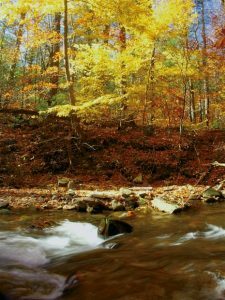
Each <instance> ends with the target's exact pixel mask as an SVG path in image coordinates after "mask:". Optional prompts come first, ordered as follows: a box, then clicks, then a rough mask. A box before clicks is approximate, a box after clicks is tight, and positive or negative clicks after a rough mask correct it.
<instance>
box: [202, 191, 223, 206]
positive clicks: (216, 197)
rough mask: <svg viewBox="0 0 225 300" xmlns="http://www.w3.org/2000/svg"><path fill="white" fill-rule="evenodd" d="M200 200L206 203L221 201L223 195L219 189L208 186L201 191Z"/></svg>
mask: <svg viewBox="0 0 225 300" xmlns="http://www.w3.org/2000/svg"><path fill="white" fill-rule="evenodd" d="M202 200H203V201H204V202H206V203H213V202H219V201H223V200H224V197H223V194H222V193H221V192H220V191H217V190H215V189H214V188H208V189H207V190H205V191H204V192H203V193H202Z"/></svg>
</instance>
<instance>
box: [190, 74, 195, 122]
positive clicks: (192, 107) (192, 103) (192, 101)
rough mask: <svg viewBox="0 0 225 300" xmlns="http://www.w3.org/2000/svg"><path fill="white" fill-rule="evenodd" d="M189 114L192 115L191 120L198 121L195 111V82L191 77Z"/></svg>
mask: <svg viewBox="0 0 225 300" xmlns="http://www.w3.org/2000/svg"><path fill="white" fill-rule="evenodd" d="M189 99H190V102H189V116H190V121H191V122H192V123H196V113H195V92H194V86H193V82H192V80H191V79H190V80H189Z"/></svg>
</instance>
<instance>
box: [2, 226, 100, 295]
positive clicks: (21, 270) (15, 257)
mask: <svg viewBox="0 0 225 300" xmlns="http://www.w3.org/2000/svg"><path fill="white" fill-rule="evenodd" d="M103 242H104V240H103V239H101V238H100V237H98V228H97V227H96V226H94V225H92V224H89V223H81V222H70V221H68V220H66V221H63V222H62V223H60V224H59V225H58V226H56V227H54V228H49V229H46V230H45V231H44V236H41V237H30V236H28V235H27V234H21V233H17V232H14V233H10V232H0V249H1V251H0V274H2V276H3V275H4V276H6V277H9V278H11V277H13V278H14V279H15V280H14V281H15V282H16V285H17V286H18V289H20V287H21V286H23V285H24V282H27V283H29V282H30V283H31V284H32V283H35V286H36V291H35V294H30V293H29V295H28V296H24V297H22V298H21V297H20V299H40V300H41V299H45V300H51V299H57V298H58V297H60V296H61V295H62V294H63V290H64V288H65V286H66V283H67V281H66V279H65V277H63V276H60V275H58V274H50V273H48V272H47V271H46V270H45V269H44V265H45V264H46V263H48V262H50V261H51V259H52V258H54V257H56V256H60V257H62V256H64V255H68V254H72V253H80V252H84V251H89V250H92V249H96V248H99V247H103ZM33 268H35V271H34V269H33ZM4 276H3V277H4ZM45 284H47V285H48V287H49V286H50V287H51V289H50V291H49V288H48V293H47V294H46V290H45V289H44V288H43V285H45ZM16 290H17V288H16V287H15V292H16ZM31 293H32V291H31Z"/></svg>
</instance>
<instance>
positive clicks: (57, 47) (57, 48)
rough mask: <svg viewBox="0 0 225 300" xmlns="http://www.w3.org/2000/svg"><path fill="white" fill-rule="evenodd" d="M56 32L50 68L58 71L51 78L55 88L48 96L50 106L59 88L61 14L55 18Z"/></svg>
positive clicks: (57, 14)
mask: <svg viewBox="0 0 225 300" xmlns="http://www.w3.org/2000/svg"><path fill="white" fill-rule="evenodd" d="M54 30H55V32H56V34H57V36H58V37H57V39H58V40H57V42H56V43H55V44H54V45H53V46H52V51H51V54H50V58H49V60H50V64H49V65H50V67H55V68H56V71H55V72H54V74H53V75H52V77H51V83H52V84H53V85H54V87H52V88H51V90H50V92H49V95H48V106H51V104H52V98H53V97H55V96H56V95H57V92H58V87H59V67H60V64H59V63H60V59H59V55H58V54H59V52H60V31H61V13H56V14H55V17H54Z"/></svg>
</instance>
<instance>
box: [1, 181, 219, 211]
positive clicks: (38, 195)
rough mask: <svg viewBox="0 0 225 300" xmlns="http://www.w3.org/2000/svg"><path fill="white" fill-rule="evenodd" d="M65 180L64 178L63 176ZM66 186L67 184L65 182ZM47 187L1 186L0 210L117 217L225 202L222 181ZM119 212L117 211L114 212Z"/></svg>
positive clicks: (180, 209) (181, 209)
mask: <svg viewBox="0 0 225 300" xmlns="http://www.w3.org/2000/svg"><path fill="white" fill-rule="evenodd" d="M64 181H65V182H66V179H65V178H64ZM68 185H69V184H68ZM68 185H67V186H64V187H58V186H49V188H48V189H37V188H36V189H35V188H31V189H7V188H2V189H0V213H1V212H2V213H9V212H10V211H13V210H17V209H31V210H39V211H42V210H65V211H66V210H71V211H77V212H88V213H90V214H98V213H106V214H109V213H110V214H111V215H115V216H117V217H127V216H135V215H137V214H143V213H148V212H149V211H156V212H158V211H160V212H165V213H169V214H172V213H178V212H181V211H183V210H186V209H190V208H197V207H200V206H201V205H202V204H204V203H215V202H223V201H225V182H221V183H219V184H218V185H217V186H215V187H213V188H212V187H209V186H204V185H198V186H192V185H183V186H176V185H174V186H165V187H155V188H153V187H132V188H127V187H126V188H125V187H123V188H120V189H110V190H99V189H98V188H94V187H93V188H92V189H80V188H77V189H72V188H70V187H69V188H68ZM117 212H118V213H117Z"/></svg>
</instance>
